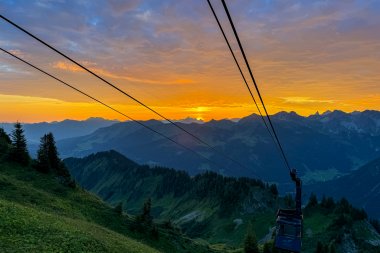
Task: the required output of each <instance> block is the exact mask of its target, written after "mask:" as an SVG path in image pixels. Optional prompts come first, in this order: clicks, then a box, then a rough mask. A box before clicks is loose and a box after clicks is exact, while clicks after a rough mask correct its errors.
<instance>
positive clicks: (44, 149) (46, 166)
mask: <svg viewBox="0 0 380 253" xmlns="http://www.w3.org/2000/svg"><path fill="white" fill-rule="evenodd" d="M37 169H38V170H39V171H41V172H43V173H48V172H49V171H50V170H51V164H50V161H49V145H48V139H47V135H46V134H45V135H44V136H42V137H41V140H40V147H39V149H38V151H37Z"/></svg>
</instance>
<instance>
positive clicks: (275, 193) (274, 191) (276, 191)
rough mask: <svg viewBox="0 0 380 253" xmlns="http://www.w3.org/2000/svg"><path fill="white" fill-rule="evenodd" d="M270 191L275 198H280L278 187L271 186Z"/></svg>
mask: <svg viewBox="0 0 380 253" xmlns="http://www.w3.org/2000/svg"><path fill="white" fill-rule="evenodd" d="M269 190H270V191H271V193H272V194H273V195H274V196H276V197H277V196H278V190H277V186H276V185H275V184H271V185H270V187H269Z"/></svg>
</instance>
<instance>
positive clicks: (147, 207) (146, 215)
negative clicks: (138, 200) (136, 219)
mask: <svg viewBox="0 0 380 253" xmlns="http://www.w3.org/2000/svg"><path fill="white" fill-rule="evenodd" d="M151 209H152V200H151V198H149V199H148V200H147V201H146V202H145V203H144V207H143V212H142V220H143V222H144V223H145V224H146V225H148V226H151V225H152V222H153V217H152V215H151V213H150V211H151Z"/></svg>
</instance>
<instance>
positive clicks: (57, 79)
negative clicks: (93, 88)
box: [0, 48, 259, 178]
mask: <svg viewBox="0 0 380 253" xmlns="http://www.w3.org/2000/svg"><path fill="white" fill-rule="evenodd" d="M0 50H1V51H3V52H4V53H6V54H8V55H10V56H12V57H14V58H16V59H17V60H19V61H21V62H23V63H25V64H27V65H29V66H30V67H32V68H34V69H36V70H38V71H40V72H42V73H43V74H45V75H47V76H49V77H51V78H53V79H55V80H56V81H58V82H60V83H62V84H63V85H65V86H67V87H69V88H71V89H73V90H75V91H77V92H79V93H81V94H82V95H84V96H86V97H88V98H90V99H92V100H94V101H96V102H98V103H99V104H102V105H104V106H105V107H107V108H109V109H111V110H113V111H114V112H116V113H119V114H120V115H123V116H124V117H126V118H127V119H129V120H131V121H133V122H135V123H137V124H139V125H140V126H142V127H144V128H146V129H148V130H150V131H152V132H154V133H156V134H158V135H160V136H161V137H164V138H166V139H168V140H169V141H171V142H173V143H175V144H177V145H178V146H181V147H182V148H184V149H187V150H188V151H190V152H192V153H194V154H196V155H198V156H200V157H202V158H203V159H205V160H207V161H208V162H210V163H213V164H214V165H217V166H218V167H224V166H221V165H220V164H218V163H216V162H214V161H213V160H211V159H209V158H207V157H206V156H204V155H202V154H200V153H198V152H197V151H195V150H193V149H191V148H189V147H187V146H185V145H183V144H181V143H179V142H177V141H175V140H174V139H172V138H170V137H168V136H166V135H164V134H162V133H160V132H158V131H156V130H155V129H153V128H151V127H150V126H148V125H146V124H144V123H142V122H140V121H138V120H135V119H133V118H132V117H130V116H128V115H126V114H125V113H123V112H121V111H119V110H117V109H115V108H114V107H112V106H110V105H108V104H106V103H104V102H102V101H101V100H99V99H97V98H95V97H93V96H91V95H89V94H87V93H85V92H84V91H82V90H80V89H78V88H76V87H74V86H72V85H70V84H68V83H67V82H65V81H62V80H61V79H59V78H57V77H55V76H54V75H52V74H50V73H48V72H46V71H44V70H43V69H41V68H39V67H37V66H35V65H33V64H32V63H30V62H28V61H26V60H24V59H22V58H20V57H18V56H17V55H15V54H13V53H11V52H9V51H7V50H5V49H3V48H0ZM224 168H225V167H224ZM255 176H256V175H255ZM256 177H257V176H256ZM257 178H259V177H257Z"/></svg>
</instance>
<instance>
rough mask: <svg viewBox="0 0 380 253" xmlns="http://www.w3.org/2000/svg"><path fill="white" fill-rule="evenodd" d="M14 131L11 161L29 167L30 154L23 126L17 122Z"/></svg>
mask: <svg viewBox="0 0 380 253" xmlns="http://www.w3.org/2000/svg"><path fill="white" fill-rule="evenodd" d="M14 127H15V128H14V130H13V131H12V135H11V139H12V147H11V152H10V159H11V160H12V161H15V162H18V163H19V164H21V165H28V163H29V153H28V150H27V147H26V139H25V135H24V129H22V125H21V124H20V123H19V122H17V123H16V124H15V125H14Z"/></svg>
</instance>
